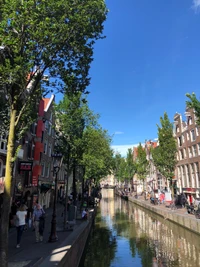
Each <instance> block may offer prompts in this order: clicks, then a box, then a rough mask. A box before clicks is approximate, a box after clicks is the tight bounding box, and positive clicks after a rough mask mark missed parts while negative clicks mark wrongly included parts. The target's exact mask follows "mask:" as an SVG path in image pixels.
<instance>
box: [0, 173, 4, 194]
mask: <svg viewBox="0 0 200 267" xmlns="http://www.w3.org/2000/svg"><path fill="white" fill-rule="evenodd" d="M4 178H5V177H0V194H2V193H3V192H4Z"/></svg>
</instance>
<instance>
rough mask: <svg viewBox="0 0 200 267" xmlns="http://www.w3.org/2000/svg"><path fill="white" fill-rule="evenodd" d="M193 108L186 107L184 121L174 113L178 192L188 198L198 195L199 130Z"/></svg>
mask: <svg viewBox="0 0 200 267" xmlns="http://www.w3.org/2000/svg"><path fill="white" fill-rule="evenodd" d="M199 129H200V128H199V126H197V124H196V117H195V113H194V110H193V109H188V108H187V109H186V112H185V121H183V120H182V116H181V114H179V113H176V114H175V115H174V135H175V137H176V139H177V147H178V153H177V160H178V163H177V166H176V170H175V178H176V187H177V192H178V193H181V192H183V193H185V194H186V196H187V197H188V199H190V200H192V199H193V198H199V195H200V175H199V169H200V136H199V134H200V131H199Z"/></svg>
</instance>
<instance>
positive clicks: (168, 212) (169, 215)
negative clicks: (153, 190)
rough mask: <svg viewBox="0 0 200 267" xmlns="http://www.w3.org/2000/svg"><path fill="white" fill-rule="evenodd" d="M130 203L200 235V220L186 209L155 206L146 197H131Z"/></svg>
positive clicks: (162, 205)
mask: <svg viewBox="0 0 200 267" xmlns="http://www.w3.org/2000/svg"><path fill="white" fill-rule="evenodd" d="M129 201H131V202H133V203H136V204H137V205H139V206H141V207H143V208H145V209H147V210H149V211H151V212H154V213H156V214H158V215H160V216H162V217H163V218H164V219H165V220H169V221H171V222H173V223H176V224H178V225H180V226H182V227H184V228H186V229H188V230H190V231H192V232H194V233H196V234H200V219H197V218H195V216H194V215H192V214H188V212H187V209H186V208H181V207H179V208H177V209H171V208H168V207H166V206H167V205H169V204H166V203H164V204H159V205H153V204H151V203H150V201H149V200H144V196H139V197H138V198H137V199H136V198H135V197H134V196H129Z"/></svg>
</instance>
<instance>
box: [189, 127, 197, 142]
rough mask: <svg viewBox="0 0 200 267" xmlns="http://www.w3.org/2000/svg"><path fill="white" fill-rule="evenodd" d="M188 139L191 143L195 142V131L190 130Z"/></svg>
mask: <svg viewBox="0 0 200 267" xmlns="http://www.w3.org/2000/svg"><path fill="white" fill-rule="evenodd" d="M190 138H191V142H194V141H195V140H196V136H195V130H194V129H192V130H191V131H190Z"/></svg>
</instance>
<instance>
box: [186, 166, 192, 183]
mask: <svg viewBox="0 0 200 267" xmlns="http://www.w3.org/2000/svg"><path fill="white" fill-rule="evenodd" d="M185 167H186V176H187V178H188V181H189V186H190V182H191V179H190V171H189V166H188V165H185Z"/></svg>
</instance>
